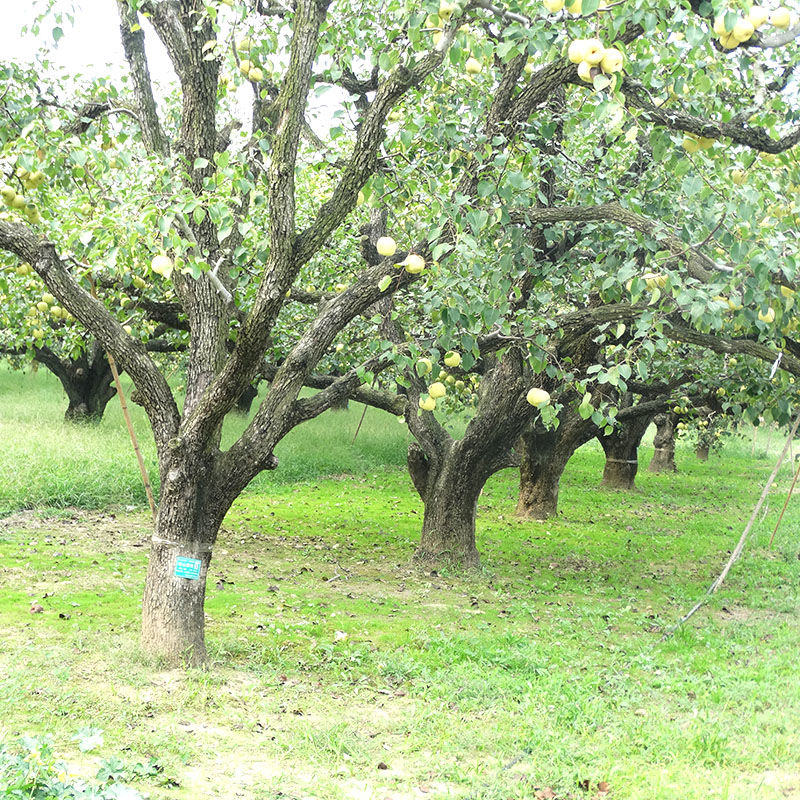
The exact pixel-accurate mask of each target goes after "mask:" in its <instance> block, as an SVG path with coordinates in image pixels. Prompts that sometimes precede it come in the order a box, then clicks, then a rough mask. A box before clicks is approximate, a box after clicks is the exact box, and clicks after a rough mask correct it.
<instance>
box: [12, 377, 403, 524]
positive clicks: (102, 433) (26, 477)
mask: <svg viewBox="0 0 800 800" xmlns="http://www.w3.org/2000/svg"><path fill="white" fill-rule="evenodd" d="M123 383H124V389H125V391H126V396H127V397H128V398H130V389H131V387H130V383H129V382H128V381H126V380H125V379H123ZM262 395H263V390H262ZM66 405H67V403H66V396H65V395H64V393H63V391H62V390H61V387H60V384H59V383H58V381H57V380H56V378H55V377H53V375H51V374H50V373H49V372H47V371H46V370H44V369H40V370H39V371H38V372H37V373H33V372H30V371H29V372H26V373H23V372H12V371H10V370H8V369H7V368H5V367H0V441H2V442H3V443H4V447H3V449H2V452H0V514H2V513H3V512H4V511H10V510H14V509H18V508H38V507H50V508H66V507H71V506H77V507H79V508H87V509H100V508H108V507H109V506H129V505H132V506H139V507H144V506H146V504H147V498H146V496H145V493H144V489H143V487H142V479H141V476H140V473H139V467H138V464H137V462H136V457H135V455H134V452H133V449H132V446H131V442H130V439H129V437H128V432H127V429H126V427H125V422H124V420H123V417H122V411H121V409H120V405H119V403H118V402H117V401H116V399H114V400H112V401H111V402H110V403H109V405H108V408H107V410H106V413H105V415H104V417H103V420H102V421H101V422H100V424H99V425H86V426H76V425H73V424H67V423H64V422H63V421H62V420H63V416H64V411H65V410H66ZM128 406H129V408H130V410H131V416H132V418H133V423H134V429H135V431H136V435H137V437H138V439H139V443H140V447H141V450H142V453H143V456H144V460H145V463H146V465H147V467H148V473H149V476H150V482H151V484H152V485H153V486H154V487H155V489H156V491H157V489H158V483H159V480H158V468H157V463H156V455H155V446H154V444H153V439H152V435H151V433H150V428H149V425H148V422H147V418H146V416H145V414H144V411H143V410H142V409H141V408H140V407H138V406H135V405H133V404H132V403H130V402H129V403H128ZM362 412H363V406H360V405H356V404H352V403H351V405H350V409H349V410H348V411H342V412H335V413H332V414H329V415H326V416H325V417H324V418H319V419H316V420H312V421H311V422H309V423H307V424H305V425H302V426H301V427H299V428H296V429H295V430H294V431H292V432H291V433H290V434H289V435H288V436H287V437H286V438H285V439H284V440H283V441H282V442H281V443H280V445H279V446H278V448H277V449H276V451H275V455H276V456H277V458H278V460H279V468H278V469H277V470H274V471H270V472H265V473H262V474H261V475H260V476H259V477H258V478H256V480H255V481H254V482H253V484H252V485H251V486H250V487H249V490H250V491H256V492H258V491H262V490H267V489H268V487H270V486H273V485H275V484H281V483H293V482H295V481H298V480H313V479H315V478H318V477H322V476H327V475H338V474H361V473H364V472H369V471H370V470H374V469H379V468H382V467H384V466H386V465H393V466H394V465H396V466H402V465H403V464H404V463H405V452H406V446H407V432H406V429H405V426H403V425H400V424H398V423H397V422H396V421H395V420H394V418H393V417H390V416H387V415H386V414H384V413H383V412H378V411H375V410H374V409H370V410H368V412H367V414H366V416H365V419H364V423H363V425H362V426H361V430H360V431H359V434H358V438H357V440H356V442H357V444H356V445H353V444H352V441H353V436H354V434H355V431H356V428H357V427H358V423H359V421H360V419H361V414H362ZM245 424H246V419H245V418H244V417H242V416H240V415H236V414H232V415H230V416H229V418H228V419H227V420H226V423H225V428H224V438H223V444H225V443H230V442H232V441H233V440H234V439H235V438H236V436H237V435H238V434H239V433H240V432H241V431H242V430H243V429H244V426H245Z"/></svg>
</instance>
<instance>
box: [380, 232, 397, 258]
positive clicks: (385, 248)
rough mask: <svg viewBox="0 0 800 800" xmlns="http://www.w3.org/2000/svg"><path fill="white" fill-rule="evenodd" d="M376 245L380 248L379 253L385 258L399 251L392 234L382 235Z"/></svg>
mask: <svg viewBox="0 0 800 800" xmlns="http://www.w3.org/2000/svg"><path fill="white" fill-rule="evenodd" d="M375 247H376V248H377V249H378V255H381V256H383V257H384V258H388V257H389V256H393V255H394V254H395V253H396V252H397V242H395V240H394V239H392V237H391V236H381V238H380V239H378V241H377V242H376V243H375Z"/></svg>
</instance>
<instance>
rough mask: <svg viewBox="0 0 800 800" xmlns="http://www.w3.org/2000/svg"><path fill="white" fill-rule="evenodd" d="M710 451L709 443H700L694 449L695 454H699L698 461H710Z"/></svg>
mask: <svg viewBox="0 0 800 800" xmlns="http://www.w3.org/2000/svg"><path fill="white" fill-rule="evenodd" d="M708 451H709V447H708V445H707V444H698V445H697V447H696V448H695V450H694V454H695V455H696V456H697V460H698V461H708Z"/></svg>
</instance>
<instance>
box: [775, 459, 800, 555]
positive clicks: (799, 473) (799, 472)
mask: <svg viewBox="0 0 800 800" xmlns="http://www.w3.org/2000/svg"><path fill="white" fill-rule="evenodd" d="M798 477H800V462H798V464H797V469H796V470H795V473H794V480H793V481H792V485H791V486H790V487H789V493H788V494H787V495H786V502H785V503H784V504H783V508H782V509H781V513H780V516H779V517H778V521H777V522H776V523H775V530H773V531H772V536H770V537H769V546H770V549H771V548H772V542H773V541H775V534H776V533H777V532H778V527H779V526H780V524H781V522H782V521H783V515H784V514H785V513H786V507H787V506H788V505H789V500H791V497H792V492H793V491H794V487H795V486H796V485H797V479H798Z"/></svg>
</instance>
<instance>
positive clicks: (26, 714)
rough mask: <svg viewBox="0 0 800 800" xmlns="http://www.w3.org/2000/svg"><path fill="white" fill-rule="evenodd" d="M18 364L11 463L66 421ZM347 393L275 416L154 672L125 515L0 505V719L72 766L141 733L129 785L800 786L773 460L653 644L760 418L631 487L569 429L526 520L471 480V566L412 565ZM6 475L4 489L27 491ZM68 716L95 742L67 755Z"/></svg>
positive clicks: (44, 445) (404, 792) (389, 432)
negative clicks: (183, 634)
mask: <svg viewBox="0 0 800 800" xmlns="http://www.w3.org/2000/svg"><path fill="white" fill-rule="evenodd" d="M12 377H13V380H19V379H20V378H19V376H8V375H6V376H3V378H2V380H3V381H4V382H3V383H2V384H0V385H2V386H3V388H4V389H5V387H7V386H8V385H9V383H7V382H6V381H8V380H11V379H12ZM29 378H31V376H24V378H23V384H21V385H22V386H23V387H24V392H23V393H21V394H20V395H19V397H18V400H17V402H16V403H10V404H9V403H7V402H6V395H5V393H4V395H3V402H2V405H0V435H3V437H4V441H8V438H7V437H8V432H9V431H11V432H12V433H13V432H14V431H18V430H21V429H22V426H23V425H25V424H29V425H30V427H29V428H27V430H28V431H29V435H33V434H34V432H35V435H36V437H37V439H36V441H37V442H38V446H32V445H29V446H28V447H27V449H24V450H23V451H20V452H22V453H23V454H24V455H23V457H24V458H27V459H28V460H29V461H30V462H31V463H28V464H25V465H18V469H23V468H24V469H25V470H29V471H30V473H31V474H40V473H41V472H43V471H44V470H43V468H42V462H43V461H47V460H49V457H48V456H47V454H46V452H40V449H42V450H44V451H47V449H48V445H50V444H51V443H52V442H55V441H63V440H66V436H67V434H66V433H65V432H64V430H63V427H62V426H61V425H59V424H57V423H56V421H54V420H57V419H58V418H59V417H60V413H61V410H62V409H61V406H60V405H59V402H58V398H57V396H56V397H54V395H55V393H54V392H53V389H52V386H50V387H49V388H48V387H47V386H45V388H43V389H38V388H37V387H38V386H39V384H38V380H39V376H37V378H36V380H35V381H34V380H31V381H30V382H29V383H28V384H24V380H28V379H29ZM37 392H41V394H38V395H37ZM46 408H49V409H51V410H52V412H53V413H52V414H51V416H50V417H48V416H47V415H46V414H45V413H44V411H45V409H46ZM359 415H360V408H358V409H354V410H353V411H352V412H350V413H349V414H348V415H344V416H340V415H336V416H331V417H328V418H327V419H321V420H319V421H318V422H319V425H318V426H317V427H316V428H312V427H311V426H309V427H308V428H307V429H300V430H298V431H297V432H296V435H297V439H296V440H293V441H290V442H287V446H288V445H290V444H291V446H292V447H293V448H294V450H293V451H289V450H286V451H285V452H284V453H283V455H282V458H283V463H282V470H283V469H286V470H288V469H290V467H291V465H290V463H289V462H291V461H295V462H300V463H301V464H302V465H303V466H302V467H300V466H298V467H295V469H296V470H297V471H296V472H295V473H293V474H294V475H295V476H296V479H295V480H292V479H291V478H290V477H286V473H284V477H282V478H278V475H279V473H280V472H281V471H282V470H279V471H278V472H276V473H272V474H269V475H267V476H266V478H265V480H264V482H260V483H259V484H258V485H256V486H254V487H252V488H251V490H250V491H248V493H247V494H245V495H244V496H242V497H241V498H240V499H239V501H238V502H237V503H236V505H235V506H234V508H233V509H232V511H231V513H230V514H229V516H228V518H227V520H226V522H225V526H224V529H223V531H222V533H221V535H220V538H219V541H218V544H217V547H216V550H215V554H214V561H213V564H212V568H211V579H210V581H209V586H208V598H207V613H208V631H207V635H208V641H209V646H210V651H211V657H212V665H211V669H210V670H208V671H193V670H190V671H187V672H182V671H164V670H163V669H161V668H160V667H159V665H158V664H154V663H152V662H151V661H149V660H148V659H147V658H145V657H144V656H143V655H142V654H141V653H140V652H139V650H138V645H137V632H138V618H139V613H140V604H139V598H140V596H141V590H142V583H143V580H144V570H145V566H146V559H147V539H148V536H149V530H148V519H147V516H146V515H145V514H144V513H143V512H141V511H136V512H132V513H125V512H122V511H120V510H119V509H117V510H116V512H115V515H114V516H110V515H109V514H108V513H106V512H105V511H98V510H76V509H70V508H63V507H62V508H60V509H43V508H39V510H36V511H26V512H24V513H20V514H15V515H13V516H9V517H7V518H6V519H5V520H3V521H0V637H2V639H1V640H2V642H3V648H2V649H0V708H2V710H3V717H2V722H0V733H2V738H4V739H8V740H13V738H14V736H15V735H17V734H25V733H41V732H49V733H50V734H51V735H52V736H53V738H54V741H55V744H56V749H57V750H58V752H59V753H60V754H62V755H64V756H65V757H66V759H67V760H68V761H69V762H70V763H71V764H72V765H74V766H76V767H77V769H79V770H82V771H83V772H84V773H86V774H92V773H93V771H95V770H96V769H97V766H98V764H99V763H100V762H99V760H100V759H101V758H108V757H110V756H113V755H117V756H119V757H120V758H121V759H122V761H124V762H125V763H126V764H128V765H134V764H136V763H139V762H141V763H144V761H145V760H146V759H147V758H148V757H150V756H155V757H156V758H158V759H159V761H160V763H161V765H162V766H163V772H162V773H160V775H159V776H152V777H147V778H143V779H142V780H140V781H138V782H137V785H138V786H139V787H140V788H142V789H143V790H145V791H148V792H149V793H150V794H151V796H153V797H170V798H197V797H203V798H206V797H209V798H216V797H220V798H222V797H225V798H229V797H231V796H241V797H247V798H259V799H263V800H267V799H269V800H278V799H279V798H280V799H281V800H288V799H290V798H296V799H297V800H299V799H300V798H303V799H305V798H320V800H337V799H338V798H341V800H345V799H347V800H350V798H377V799H378V800H383V798H394V800H407V799H410V798H426V797H431V798H446V797H448V798H470V800H501V799H502V800H508V798H514V799H515V800H528V799H531V800H532V799H533V798H536V797H541V796H542V795H541V790H542V789H543V788H544V787H552V789H553V791H554V792H555V795H556V796H557V797H558V798H567V797H570V798H587V800H588V799H589V798H591V797H593V796H595V795H596V786H597V784H598V782H600V781H605V782H607V783H608V786H609V789H610V793H609V794H603V795H600V796H601V797H610V798H614V800H628V799H631V798H636V799H639V798H641V800H645V799H647V800H673V799H674V798H688V799H689V800H701V798H702V800H705V799H706V798H719V799H720V800H722V799H723V798H725V800H744V799H745V798H767V799H770V798H800V726H798V724H797V720H798V718H800V677H798V673H797V667H796V660H797V658H796V654H797V652H798V647H799V646H800V625H799V624H798V612H800V589H799V588H798V587H800V580H799V579H800V560H798V550H799V549H800V546H799V545H798V540H797V537H796V535H795V533H796V531H797V529H798V527H799V526H800V509H798V508H797V501H796V500H795V501H792V503H790V505H789V509H788V511H787V515H786V518H785V519H784V522H783V525H782V527H781V529H780V531H779V532H778V536H777V540H776V546H775V547H774V548H773V549H772V550H770V549H768V548H767V542H768V539H769V535H770V533H771V531H772V528H773V526H774V524H775V520H776V518H777V515H778V512H779V511H780V507H781V506H782V504H783V499H784V498H785V494H786V491H787V490H788V486H789V482H790V476H789V471H788V469H784V470H783V471H782V473H781V477H780V479H779V481H778V483H777V484H776V486H775V487H774V490H773V492H772V493H771V494H770V497H769V500H768V510H767V513H766V516H765V517H764V518H763V519H759V521H758V523H757V525H756V527H755V529H754V532H753V537H752V540H751V541H750V543H749V544H748V546H747V548H746V550H745V553H744V556H743V558H742V560H741V561H740V562H739V563H738V564H737V565H736V566H735V567H734V569H733V571H732V572H731V574H730V576H729V578H728V581H727V582H726V584H725V585H724V586H723V588H722V590H721V591H720V592H719V594H718V595H716V596H715V597H714V598H713V599H712V601H711V603H710V604H709V606H708V607H707V608H705V609H703V610H702V611H701V612H700V613H699V614H698V615H697V616H696V617H694V618H693V619H692V620H691V621H690V622H689V623H688V624H687V625H686V626H685V627H684V628H682V629H680V630H679V631H678V633H677V635H676V636H674V637H672V638H671V639H668V640H667V641H662V640H661V633H662V631H663V629H664V628H665V627H667V626H669V625H670V624H671V623H673V622H674V621H675V620H677V619H678V618H679V617H680V615H681V614H682V613H683V612H684V611H685V610H686V609H687V608H688V607H690V606H691V605H692V604H693V603H694V602H695V601H696V600H697V599H698V598H699V597H700V596H701V595H702V593H703V592H704V591H705V589H706V587H707V585H708V584H709V583H710V581H711V580H712V579H713V577H715V576H716V575H717V574H718V572H719V570H720V569H721V567H722V565H723V564H724V562H725V560H726V559H727V556H728V552H729V550H730V548H731V547H732V546H733V545H734V544H735V542H736V540H737V538H738V536H739V533H740V532H741V530H742V528H743V526H744V523H745V521H746V519H747V518H748V517H749V514H750V511H751V510H752V507H753V505H754V503H755V501H756V499H757V498H758V495H759V494H760V492H761V488H762V486H763V483H764V481H765V480H766V477H767V475H768V474H769V472H770V471H771V469H772V466H773V456H774V455H775V454H776V452H777V450H778V449H779V447H780V445H781V444H782V442H781V441H780V438H781V437H780V436H778V435H773V437H772V441H771V453H770V457H769V458H765V457H755V458H754V457H751V455H750V451H751V442H750V440H749V439H745V440H740V441H738V442H733V443H731V444H729V445H728V446H727V447H726V449H725V451H724V452H723V455H722V457H721V458H716V457H712V459H711V460H710V461H709V462H707V463H700V462H697V461H696V460H695V459H694V457H693V455H692V453H691V451H690V449H689V448H688V446H684V445H681V446H680V447H679V451H678V466H679V469H680V472H679V473H678V474H677V475H651V474H649V473H648V472H647V471H646V470H644V469H642V471H641V472H640V475H639V477H638V478H637V486H638V489H637V491H636V492H632V493H627V492H615V491H606V490H602V489H600V488H599V487H598V484H599V479H600V475H601V472H602V455H601V453H600V452H599V450H598V448H597V447H596V446H588V447H586V448H583V449H582V450H580V451H579V452H578V453H577V454H576V456H575V458H574V459H573V460H572V461H571V462H570V464H569V465H568V467H567V471H566V474H565V476H564V481H563V487H562V495H561V510H562V513H561V514H560V515H559V517H558V518H557V519H554V520H551V521H549V522H546V523H532V522H521V521H519V520H517V519H515V518H514V516H513V510H514V502H515V476H514V474H513V473H511V472H506V473H503V474H501V475H498V476H496V477H495V478H494V479H492V481H490V483H489V485H488V486H487V487H486V490H485V492H484V494H483V495H482V497H481V500H480V504H479V519H478V544H479V549H480V550H481V553H482V558H483V567H482V569H481V570H480V571H479V572H477V573H470V574H463V573H458V572H439V573H431V572H420V571H417V570H415V569H412V568H411V567H410V566H409V557H410V555H411V553H412V552H413V548H414V545H415V543H416V541H417V538H418V535H419V529H420V524H421V513H422V508H421V505H420V503H419V501H418V499H417V498H416V497H415V496H414V495H413V494H412V492H411V490H410V483H409V480H408V478H407V476H406V475H405V473H404V471H403V469H402V456H403V445H404V435H405V434H404V432H403V429H402V428H401V426H399V425H397V423H395V422H394V421H393V420H392V419H391V418H389V417H380V416H376V418H375V419H374V422H373V423H372V427H370V428H368V429H367V430H365V431H363V432H362V434H361V435H360V436H359V440H358V444H357V446H356V447H355V448H351V445H350V440H351V439H352V427H353V426H354V425H355V424H356V423H357V417H358V416H359ZM26 419H27V420H29V422H28V423H26V422H25V420H26ZM113 419H114V417H113V415H111V414H110V415H109V418H108V420H107V423H104V425H103V426H101V429H100V430H101V431H103V430H105V434H104V435H101V433H100V432H99V431H93V430H91V429H88V430H87V429H82V430H80V431H78V432H76V433H73V434H72V435H74V437H75V439H74V445H73V447H74V450H71V451H70V452H72V453H73V454H75V453H78V454H79V453H81V452H84V453H85V455H84V456H83V458H85V462H84V464H85V471H87V472H88V471H90V470H93V471H94V472H95V473H97V474H102V471H103V469H108V468H110V467H107V466H104V465H110V464H114V463H117V461H116V459H119V461H120V462H122V461H126V460H127V461H130V460H131V456H130V451H129V450H126V441H125V436H124V429H123V430H122V433H121V434H120V432H119V430H117V428H116V427H115V426H114V425H113V424H112V423H113ZM342 420H343V422H342ZM239 424H241V423H239ZM106 425H108V428H106V427H105V426H106ZM348 425H349V426H351V427H350V428H349V430H345V429H346V427H347V426H348ZM384 433H385V434H386V435H385V438H384ZM95 437H96V438H95ZM115 437H116V438H115ZM362 437H363V438H362ZM82 443H83V446H81V445H82ZM765 448H766V436H765V435H764V434H762V435H761V438H760V441H759V444H758V447H757V452H758V453H763V452H764V450H765ZM646 449H647V448H643V450H646ZM115 453H116V455H114V454H115ZM320 454H321V455H320ZM323 456H324V460H323V458H322V457H323ZM2 458H3V459H4V464H9V465H10V466H4V469H8V470H9V471H13V469H12V468H13V460H12V459H13V456H10V455H9V454H8V453H6V454H4V455H3V456H2ZM304 459H305V460H304ZM648 459H649V454H648V453H646V452H645V453H643V458H642V461H643V462H644V463H646V462H647V460H648ZM343 465H344V467H346V468H344V467H343ZM52 469H56V470H63V469H64V467H63V462H62V461H59V460H57V459H56V460H54V461H53V462H52ZM71 470H73V471H74V473H75V474H74V475H73V476H72V477H73V479H75V480H77V479H78V478H79V477H80V475H78V474H77V473H78V472H79V468H78V467H72V468H71ZM134 475H135V471H134ZM54 480H55V479H54V478H51V477H47V478H46V479H43V485H44V486H49V485H50V483H49V482H52V481H54ZM61 481H62V482H63V485H64V486H65V487H68V484H69V481H70V476H69V475H65V476H64V477H62V479H61ZM89 483H90V482H89V481H88V479H87V486H88V485H89ZM3 491H6V492H7V489H3ZM16 491H17V492H18V494H17V495H13V496H12V495H11V494H7V495H6V496H5V499H4V501H3V503H5V504H6V507H7V508H12V507H14V504H15V503H16V507H18V508H25V507H30V506H34V505H40V502H33V501H32V500H30V499H27V498H26V497H25V495H24V487H21V488H19V489H17V490H16ZM64 491H65V496H66V494H67V492H68V491H69V490H68V489H67V488H65V490H64ZM105 491H106V492H107V497H108V501H107V502H109V503H113V504H116V505H120V504H124V503H125V502H126V501H125V499H124V497H120V496H117V495H115V494H114V492H115V491H117V490H114V489H113V487H110V488H108V489H107V490H105ZM87 492H88V489H87ZM89 494H90V495H91V496H92V497H94V498H95V500H93V503H95V504H96V506H97V507H101V508H102V503H101V502H100V497H101V495H100V493H99V489H98V487H96V486H95V488H94V489H92V490H91V492H89ZM14 498H17V499H16V500H15V499H14ZM20 498H21V499H20ZM136 502H137V504H140V503H141V499H139V500H137V501H136ZM57 505H59V506H63V505H64V503H59V504H57ZM85 505H86V506H88V507H89V508H90V509H91V508H92V503H87V504H85ZM32 601H35V602H37V603H41V605H42V606H43V607H44V611H43V613H41V614H31V613H29V610H28V609H29V606H30V603H31V602H32ZM87 725H92V726H97V727H100V728H102V729H103V730H104V744H103V745H102V747H101V748H99V750H98V751H97V752H96V753H90V754H81V753H80V752H79V751H78V750H77V749H76V743H75V741H74V740H73V737H74V735H75V734H76V732H77V731H78V730H79V729H80V728H82V727H84V726H87ZM512 762H513V764H512ZM383 767H386V768H385V769H384V768H383ZM584 781H588V782H589V784H590V785H591V787H593V788H592V789H591V791H583V789H582V788H581V786H582V785H583V783H582V782H584ZM175 784H178V785H175ZM537 791H539V792H540V794H538V795H537Z"/></svg>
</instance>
